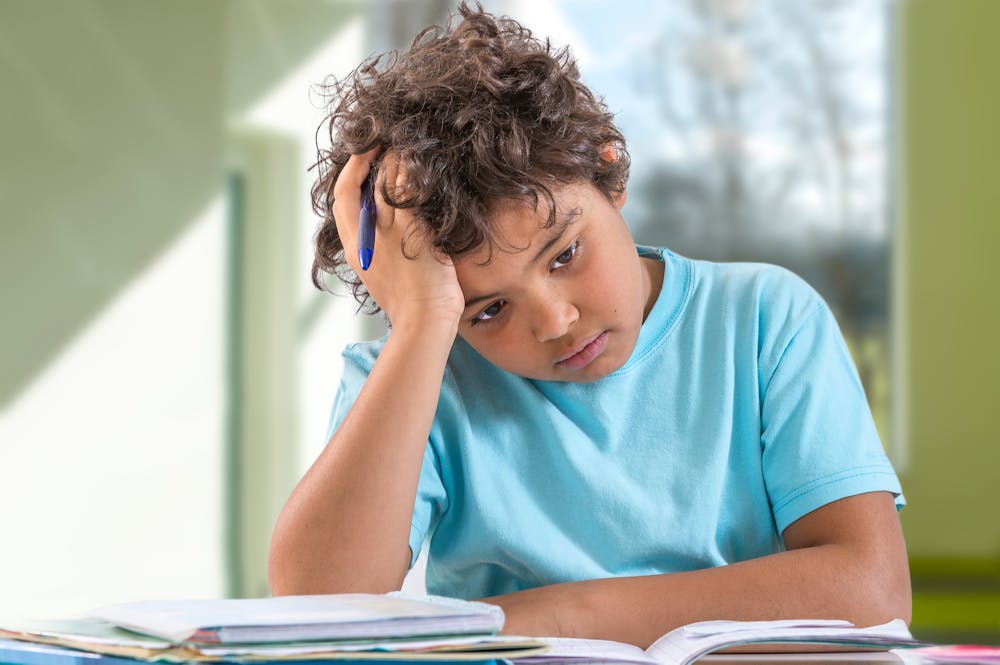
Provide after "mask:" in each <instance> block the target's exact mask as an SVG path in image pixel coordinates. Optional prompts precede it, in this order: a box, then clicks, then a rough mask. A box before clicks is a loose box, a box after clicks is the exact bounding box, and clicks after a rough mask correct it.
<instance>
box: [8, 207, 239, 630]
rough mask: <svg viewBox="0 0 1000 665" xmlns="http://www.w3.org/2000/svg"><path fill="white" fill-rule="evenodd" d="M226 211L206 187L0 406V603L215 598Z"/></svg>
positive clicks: (59, 607) (22, 607) (31, 610)
mask: <svg viewBox="0 0 1000 665" xmlns="http://www.w3.org/2000/svg"><path fill="white" fill-rule="evenodd" d="M225 221H226V219H225V207H224V205H223V202H222V199H221V197H220V198H216V199H215V200H214V201H212V202H211V203H210V204H209V205H208V206H207V207H206V208H205V209H204V211H203V212H202V213H201V214H200V215H198V217H197V218H196V219H195V220H194V222H193V223H192V224H191V225H190V227H189V228H188V230H187V231H186V232H185V233H184V234H183V235H182V236H180V237H179V238H178V239H177V240H176V241H175V242H174V243H173V245H172V246H170V247H169V248H168V249H167V251H166V252H165V253H164V254H163V256H161V257H160V258H159V259H158V260H156V261H155V262H153V263H152V264H151V265H150V266H149V268H148V269H147V270H146V272H145V273H144V274H142V275H140V276H139V277H138V278H137V279H136V280H135V281H134V282H133V283H132V284H130V285H128V286H127V287H126V288H124V289H123V291H122V292H121V293H120V294H119V295H118V297H117V298H116V299H115V300H114V301H112V302H111V303H110V304H109V305H108V306H107V307H106V308H105V309H104V311H103V312H101V313H100V314H99V315H98V316H97V317H96V318H95V319H94V320H93V321H92V322H91V324H90V325H89V326H87V327H86V328H85V329H84V330H83V331H82V332H81V333H80V335H79V336H78V337H77V338H76V339H75V340H74V341H73V342H72V343H70V344H69V345H67V347H66V348H65V350H64V351H63V352H62V353H61V354H60V355H59V356H57V357H56V358H55V359H54V360H53V361H52V363H51V364H50V366H49V367H47V368H46V369H45V370H44V371H42V372H41V373H40V374H39V375H38V376H37V377H36V379H35V380H34V382H33V383H32V384H31V385H29V386H28V387H27V388H26V389H25V390H24V391H23V392H22V394H21V395H20V396H19V397H18V398H17V399H16V400H14V401H13V402H12V403H11V404H10V406H9V407H8V408H7V409H6V410H5V411H4V412H3V413H2V414H0V441H2V442H3V445H2V447H0V506H4V509H3V512H4V515H3V537H2V542H3V546H2V547H0V570H2V571H4V575H3V578H4V579H3V589H2V597H3V602H2V603H0V613H4V612H6V613H13V612H14V611H15V610H16V612H17V615H18V616H19V617H46V616H47V617H53V616H70V615H72V614H74V613H78V612H82V611H85V610H88V609H90V608H92V607H95V606H97V605H101V604H106V603H111V602H120V601H127V600H131V599H142V598H154V597H177V598H180V597H211V596H218V595H221V593H222V589H223V579H224V576H223V559H222V533H223V515H222V504H223V501H222V497H223V488H222V482H223V479H224V477H225V474H224V473H223V470H222V441H223V423H224V416H225V403H224V384H223V341H224V329H225V312H226V306H225V302H224V283H225V282H224V277H225V264H224V257H225V255H226V253H225ZM19 543H20V544H22V545H23V546H18V544H19Z"/></svg>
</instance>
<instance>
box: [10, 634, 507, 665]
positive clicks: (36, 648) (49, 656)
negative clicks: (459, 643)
mask: <svg viewBox="0 0 1000 665" xmlns="http://www.w3.org/2000/svg"><path fill="white" fill-rule="evenodd" d="M499 662H500V661H496V660H482V661H464V662H462V663H455V662H454V661H429V660H420V661H413V660H300V661H294V662H293V661H280V662H277V661H276V662H275V663H274V664H273V665H434V664H435V663H442V664H444V665H498V664H499ZM0 665H147V661H143V660H135V659H133V658H120V657H118V656H104V655H101V654H98V653H90V652H89V651H77V650H76V649H67V648H65V647H57V646H50V645H48V644H35V643H32V642H21V641H19V640H5V639H0ZM164 665H168V664H164ZM169 665H173V664H169ZM198 665H206V664H205V663H203V662H200V663H198ZM254 665H268V664H267V663H254Z"/></svg>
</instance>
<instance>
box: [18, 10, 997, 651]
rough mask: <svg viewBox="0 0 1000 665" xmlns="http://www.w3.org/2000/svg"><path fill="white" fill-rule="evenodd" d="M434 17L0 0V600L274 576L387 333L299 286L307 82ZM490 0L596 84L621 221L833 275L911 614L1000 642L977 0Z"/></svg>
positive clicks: (53, 612)
mask: <svg viewBox="0 0 1000 665" xmlns="http://www.w3.org/2000/svg"><path fill="white" fill-rule="evenodd" d="M454 4H455V3H453V2H450V1H446V0H423V1H417V0H412V1H408V2H407V1H395V2H391V1H388V0H382V1H379V0H372V1H369V2H363V1H361V0H358V1H347V0H286V1H278V0H245V1H242V2H241V1H237V0H230V1H228V2H224V1H223V0H217V1H216V2H204V1H203V0H173V1H171V2H154V1H152V0H75V1H65V0H63V1H60V0H34V1H32V0H0V84H2V85H0V303H2V307H3V308H2V318H3V327H2V332H0V342H2V344H0V525H2V527H0V618H3V617H57V616H65V615H72V614H75V613H78V612H82V611H85V610H87V609H90V608H92V607H94V606H96V605H100V604H104V603H111V602H118V601H124V600H131V599H141V598H152V597H172V598H180V597H213V596H222V595H232V596H255V595H265V594H266V593H267V585H266V577H265V561H266V552H267V542H268V538H269V535H270V530H271V527H272V525H273V523H274V519H275V517H276V515H277V512H278V510H279V509H280V507H281V505H282V504H283V503H284V500H285V498H286V497H287V495H288V493H289V492H290V490H291V488H292V487H293V486H294V484H295V482H296V480H297V478H298V477H299V476H300V475H301V474H302V473H303V472H304V470H305V469H306V468H307V467H308V465H309V464H310V463H311V461H312V459H313V458H314V457H315V456H316V455H317V454H318V452H319V451H320V450H321V448H322V446H323V445H324V443H325V441H324V433H325V429H326V420H327V416H328V412H329V408H330V405H331V403H332V399H333V396H334V393H335V392H336V389H337V385H338V382H339V374H340V370H341V367H340V360H339V355H340V350H341V348H342V347H343V345H344V344H346V343H348V342H350V341H354V340H358V339H367V338H373V337H377V336H379V335H381V334H382V330H381V328H380V325H379V322H378V321H374V320H369V319H366V318H364V317H360V316H355V310H356V305H355V303H354V302H353V300H352V299H351V298H350V297H348V296H346V295H345V294H344V293H343V292H341V291H339V290H338V294H337V295H329V294H321V293H320V292H318V291H316V290H315V289H314V288H313V287H312V285H311V283H310V280H309V269H310V265H311V260H312V259H311V251H312V250H311V238H312V235H313V233H314V231H315V229H316V224H317V218H316V217H315V216H314V215H313V214H312V212H311V209H310V207H309V186H310V184H311V180H312V178H313V176H314V172H310V171H308V167H309V165H310V164H312V162H313V161H314V159H315V138H316V137H315V130H316V127H317V125H318V123H319V122H320V120H321V119H322V117H323V109H322V106H321V101H322V100H321V98H320V97H319V96H318V95H317V94H315V90H314V86H315V85H316V84H318V83H321V82H323V81H324V80H325V79H326V77H328V76H330V75H333V76H344V75H346V74H348V73H349V72H350V71H351V70H352V69H353V68H354V67H355V66H356V65H357V64H358V63H359V62H360V61H361V60H362V59H363V58H364V57H365V56H367V55H369V54H371V53H373V52H376V51H381V50H385V49H389V48H393V47H403V46H405V45H406V44H408V43H409V41H410V39H412V36H413V35H414V34H415V32H416V31H417V30H418V29H419V28H420V27H422V26H424V25H426V24H428V23H431V22H440V21H441V20H442V19H443V18H444V17H445V16H446V15H447V13H448V11H449V9H450V8H451V7H452V6H453V5H454ZM484 5H485V6H486V8H487V9H490V10H492V11H495V12H497V13H507V14H510V15H512V16H514V17H516V18H518V19H519V20H521V21H522V22H523V23H524V24H525V25H527V26H528V27H530V28H532V29H533V30H534V31H536V32H537V33H539V34H541V35H546V36H549V37H551V38H552V40H553V42H555V43H557V44H569V45H571V48H572V50H573V52H574V54H575V55H576V56H577V58H578V60H579V63H580V67H581V70H582V73H583V77H584V79H585V80H586V82H587V83H588V84H589V85H590V86H591V87H592V88H593V89H594V90H595V91H596V92H598V93H599V94H602V95H604V97H605V100H606V102H607V104H608V106H609V107H610V109H611V110H612V111H613V112H614V113H615V114H616V117H617V119H618V121H619V123H620V126H621V128H622V129H623V131H624V133H625V135H626V137H627V139H628V142H629V148H630V151H631V154H632V163H633V169H632V176H631V180H630V190H629V194H630V196H629V202H628V204H627V206H626V209H625V216H626V219H627V220H628V221H629V224H630V225H631V227H632V229H633V231H634V233H635V235H636V238H637V239H638V240H639V241H640V242H643V243H648V244H658V245H667V246H669V247H672V248H673V249H675V250H677V251H679V252H681V253H683V254H687V255H689V256H693V257H698V258H710V259H716V260H754V261H768V262H773V263H780V264H783V265H786V266H788V267H790V268H791V269H793V270H795V271H796V272H798V273H799V274H801V275H802V276H803V277H805V278H806V279H807V280H808V281H809V282H810V283H812V284H813V286H815V287H816V288H817V289H818V290H819V291H820V292H821V293H822V294H823V295H824V297H825V298H826V299H827V300H828V302H829V303H830V305H831V307H832V308H833V310H834V312H835V314H836V315H837V318H838V320H839V322H840V325H841V327H842V329H843V332H844V335H845V337H846V338H847V341H848V344H849V346H850V348H851V351H852V353H853V355H854V358H855V361H856V363H857V365H858V368H859V372H860V374H861V377H862V380H863V382H864V385H865V388H866V391H867V394H868V396H869V400H870V402H871V407H872V411H873V413H874V414H875V418H876V422H877V424H878V427H879V430H880V433H881V435H882V439H883V442H884V445H885V447H886V450H887V452H888V453H889V455H890V457H891V459H892V460H893V462H894V464H895V465H896V468H897V470H898V472H899V473H900V476H901V480H902V482H903V486H904V491H905V493H906V496H907V499H908V501H909V506H908V507H907V508H906V509H905V510H904V511H903V513H902V519H903V525H904V529H905V533H906V538H907V543H908V547H909V552H910V562H911V569H912V574H913V580H914V619H913V630H914V633H915V634H916V635H917V636H918V637H924V638H926V639H931V640H940V641H980V642H986V643H1000V482H998V475H1000V439H998V435H997V425H996V417H995V413H994V409H996V408H997V407H998V405H1000V403H998V399H997V398H998V389H997V379H996V377H997V376H998V375H1000V361H998V358H1000V354H998V353H997V350H996V348H995V344H996V340H997V339H1000V314H998V305H1000V299H998V297H997V295H996V289H997V285H998V284H1000V279H998V278H1000V268H998V267H997V266H998V264H997V263H996V262H993V261H991V260H989V258H988V252H989V251H991V249H993V248H995V247H997V246H998V244H1000V243H998V241H1000V218H998V215H997V211H998V210H1000V187H997V185H996V184H995V183H994V182H993V178H994V177H995V176H996V175H997V174H998V173H1000V157H998V154H1000V143H998V140H997V131H996V126H995V123H996V119H997V118H1000V83H998V80H1000V79H998V78H997V67H998V63H1000V40H997V39H996V35H995V32H996V30H997V26H998V25H1000V2H997V1H996V0H667V1H664V2H658V3H652V2H647V1H640V0H616V1H615V2H605V1H597V0H576V1H571V0H496V1H487V2H484ZM421 584H422V578H421V572H420V570H419V568H418V569H417V570H416V571H415V573H414V574H413V575H411V577H410V578H409V579H408V581H407V586H408V588H412V589H419V588H420V587H421Z"/></svg>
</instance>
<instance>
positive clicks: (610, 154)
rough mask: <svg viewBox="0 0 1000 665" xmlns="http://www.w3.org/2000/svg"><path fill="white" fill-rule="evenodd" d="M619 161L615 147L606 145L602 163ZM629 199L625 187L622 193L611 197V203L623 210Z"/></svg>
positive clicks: (602, 153) (602, 150)
mask: <svg viewBox="0 0 1000 665" xmlns="http://www.w3.org/2000/svg"><path fill="white" fill-rule="evenodd" d="M617 160H618V151H617V150H615V146H614V145H613V144H611V143H605V144H604V147H603V148H601V161H602V162H605V163H610V162H614V161H617ZM626 199H628V192H627V190H626V189H625V188H624V187H623V188H622V191H621V192H618V193H615V194H612V195H611V202H612V203H614V205H615V207H616V208H618V209H619V210H621V208H622V206H624V205H625V201H626Z"/></svg>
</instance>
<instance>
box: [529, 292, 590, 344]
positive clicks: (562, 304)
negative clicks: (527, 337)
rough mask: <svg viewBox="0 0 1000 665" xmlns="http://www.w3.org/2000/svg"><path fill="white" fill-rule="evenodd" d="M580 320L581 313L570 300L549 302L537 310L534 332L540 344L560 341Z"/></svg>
mask: <svg viewBox="0 0 1000 665" xmlns="http://www.w3.org/2000/svg"><path fill="white" fill-rule="evenodd" d="M579 318H580V311H579V310H578V309H577V308H576V306H575V305H574V304H573V303H571V302H569V301H568V300H555V301H549V302H547V303H545V304H544V305H543V306H541V307H539V308H538V309H537V311H536V314H535V319H534V321H533V327H534V330H533V331H532V332H534V335H535V339H537V340H538V341H539V342H548V341H550V340H553V339H559V338H560V337H562V336H563V335H565V334H566V333H567V332H569V329H570V328H571V327H572V326H573V324H574V323H576V322H577V319H579Z"/></svg>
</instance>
